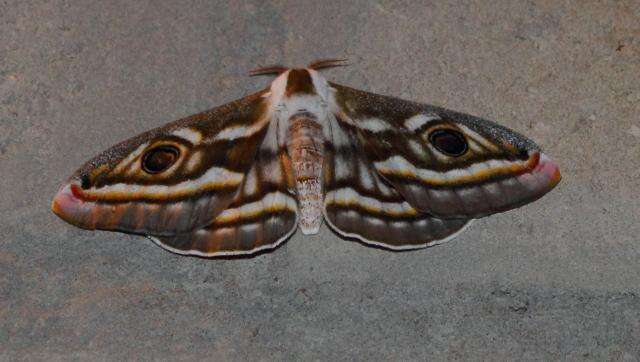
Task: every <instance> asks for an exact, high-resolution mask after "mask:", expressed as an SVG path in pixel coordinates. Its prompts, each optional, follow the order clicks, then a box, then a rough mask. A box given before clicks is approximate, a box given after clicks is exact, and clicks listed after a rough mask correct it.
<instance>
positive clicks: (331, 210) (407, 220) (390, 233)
mask: <svg viewBox="0 0 640 362" xmlns="http://www.w3.org/2000/svg"><path fill="white" fill-rule="evenodd" d="M330 118H331V119H330V122H331V127H330V129H331V139H330V140H329V142H327V144H326V146H325V152H327V157H326V163H325V179H324V189H325V200H324V216H325V220H326V221H327V223H328V224H329V226H330V227H331V228H332V229H334V230H335V231H336V232H337V233H338V234H340V235H342V236H345V237H352V238H356V239H358V240H360V241H362V242H363V243H365V244H369V245H374V246H379V247H382V248H386V249H391V250H411V249H419V248H424V247H427V246H432V245H437V244H441V243H443V242H446V241H447V240H450V239H451V238H453V237H454V236H455V235H457V233H459V232H461V231H462V230H463V229H464V228H465V227H466V226H467V225H468V224H469V222H470V220H464V219H452V220H445V219H440V218H436V217H433V216H431V215H429V214H425V213H422V212H420V211H418V210H416V209H415V208H414V207H412V206H411V205H410V204H409V203H408V202H407V201H405V199H404V198H403V197H402V195H400V194H399V193H398V192H397V191H396V190H395V189H394V188H393V187H392V186H390V185H388V184H387V183H386V182H385V181H383V179H382V178H381V177H380V176H379V175H378V174H377V173H376V172H375V170H374V169H373V166H372V164H371V162H370V161H369V160H368V158H367V156H366V154H364V153H363V152H362V150H361V149H360V147H359V146H358V145H357V144H356V140H357V135H356V131H355V129H353V128H351V127H349V126H347V125H344V124H340V123H339V122H337V121H336V119H334V118H332V117H330Z"/></svg>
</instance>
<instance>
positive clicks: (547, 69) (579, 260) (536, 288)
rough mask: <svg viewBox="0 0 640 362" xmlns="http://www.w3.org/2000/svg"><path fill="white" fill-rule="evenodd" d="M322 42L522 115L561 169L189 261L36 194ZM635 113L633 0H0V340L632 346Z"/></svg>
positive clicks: (570, 349)
mask: <svg viewBox="0 0 640 362" xmlns="http://www.w3.org/2000/svg"><path fill="white" fill-rule="evenodd" d="M178 3H179V4H178ZM334 56H345V57H348V58H349V59H350V60H351V63H352V66H350V67H347V68H340V69H335V70H331V71H329V72H327V77H328V78H329V79H332V80H335V81H337V82H340V83H342V84H347V85H351V86H354V87H358V88H362V89H367V90H370V91H374V92H378V93H383V94H389V95H396V96H401V97H404V98H408V99H412V100H418V101H422V102H428V103H434V104H438V105H442V106H446V107H448V108H452V109H456V110H459V111H464V112H467V113H472V114H476V115H479V116H483V117H486V118H490V119H495V120H498V121H500V122H501V123H503V124H505V125H507V126H509V127H511V128H514V129H516V130H518V131H521V132H522V133H524V134H526V135H528V136H529V137H531V138H533V139H534V140H536V141H537V142H538V143H539V144H540V145H541V146H543V148H544V149H545V150H546V152H547V153H548V154H549V155H551V156H552V157H553V158H554V159H555V160H556V161H557V162H558V163H559V164H560V166H561V170H562V173H563V177H564V178H563V181H562V183H561V184H560V185H559V186H558V188H557V189H555V190H554V191H553V192H552V193H551V194H549V195H548V196H546V197H544V198H543V199H541V200H540V201H538V202H536V203H534V204H531V205H529V206H527V207H524V208H521V209H518V210H515V211H511V212H508V213H505V214H500V215H495V216H493V217H490V218H486V219H482V220H479V221H477V222H476V223H475V224H474V225H473V226H472V227H471V228H470V229H469V230H468V231H467V232H466V233H464V234H462V235H461V236H460V237H459V238H457V240H456V241H454V242H451V243H448V244H445V245H443V246H439V247H435V248H431V249H428V250H422V251H417V252H410V253H393V252H388V251H383V250H378V249H371V248H367V247H364V246H362V245H360V244H358V243H356V242H353V241H345V240H342V239H340V238H339V237H337V236H336V235H335V234H333V233H332V232H330V231H329V230H328V229H327V228H326V227H323V229H322V232H321V234H320V235H317V236H313V237H302V235H300V234H296V235H295V236H294V237H292V238H291V239H290V240H289V241H288V242H287V243H286V244H285V245H284V246H283V247H281V248H280V249H278V250H276V251H275V252H273V253H268V254H264V255H262V256H259V257H257V258H253V259H240V260H205V259H198V258H189V257H180V256H177V255H173V254H171V253H169V252H166V251H164V250H162V249H160V248H158V247H156V246H154V245H153V244H152V243H151V242H150V241H148V240H145V239H143V238H141V237H135V236H128V235H123V234H116V233H107V232H88V231H82V230H79V229H76V228H73V227H71V226H70V225H67V224H65V223H63V222H62V221H61V220H59V219H58V218H56V217H55V216H54V215H53V214H52V213H51V212H50V210H49V203H50V201H51V198H52V196H53V194H54V193H55V191H56V190H57V188H58V187H59V185H60V184H61V182H62V181H63V180H64V179H65V178H66V177H67V176H68V175H69V174H70V173H71V172H72V171H73V170H75V168H77V167H78V166H79V165H80V164H81V163H83V161H85V160H86V159H87V158H89V157H90V156H92V155H94V154H96V153H98V152H99V151H101V150H103V149H105V148H107V147H108V146H110V145H112V144H114V143H116V142H117V141H120V140H122V139H124V138H128V137H129V136H132V135H134V134H137V133H139V132H141V131H144V130H146V129H149V128H152V127H155V126H158V125H161V124H163V123H165V122H167V121H170V120H173V119H177V118H180V117H183V116H186V115H189V114H193V113H196V112H198V111H201V110H204V109H207V108H211V107H213V106H216V105H219V104H222V103H224V102H227V101H231V100H233V99H236V98H239V97H241V96H243V95H244V94H246V93H248V92H250V91H253V90H257V89H259V88H261V87H263V86H264V85H265V84H266V83H267V82H268V80H267V79H265V78H248V77H246V76H245V75H246V72H247V71H248V70H250V69H252V68H255V67H256V66H260V65H268V64H272V63H284V64H288V65H301V64H306V63H307V62H309V61H310V60H313V59H316V58H323V57H334ZM639 115H640V3H638V1H637V0H630V1H579V0H575V1H555V0H547V1H543V0H541V1H508V0H504V1H497V2H489V1H459V2H453V1H449V2H444V1H429V2H426V1H415V2H411V1H369V0H361V1H350V2H344V3H343V1H330V2H329V1H308V2H307V1H304V2H301V1H293V0H292V1H271V2H268V3H263V2H261V1H246V2H240V1H236V2H229V3H228V2H227V1H211V0H206V1H205V0H202V1H181V2H177V1H175V2H173V1H171V2H170V1H162V2H160V1H153V0H136V1H128V0H118V1H98V0H91V1H78V0H76V1H62V0H52V1H17V0H15V1H14V0H1V1H0V190H1V191H0V359H4V360H7V359H13V358H18V357H20V358H25V359H29V360H32V359H51V358H54V359H67V358H68V357H74V358H77V359H96V358H99V359H121V358H140V357H143V358H144V359H156V358H166V357H169V356H172V357H174V358H179V359H197V358H211V359H216V360H227V359H228V360H244V359H248V360H271V359H278V360H287V359H297V360H303V359H304V360H306V359H320V360H334V359H337V360H351V359H354V360H370V359H374V360H379V359H382V360H384V359H411V360H422V359H435V360H442V359H483V358H485V359H558V358H562V357H568V358H569V359H587V360H590V359H594V360H601V359H609V360H633V359H638V358H640V343H639V341H640V266H639V264H638V260H640V240H639V238H640V237H639V236H638V235H640V222H639V221H640V220H639V218H640V216H639V215H640V197H639V192H638V190H639V189H640V171H639V170H640V116H639Z"/></svg>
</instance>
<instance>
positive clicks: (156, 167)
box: [142, 145, 180, 175]
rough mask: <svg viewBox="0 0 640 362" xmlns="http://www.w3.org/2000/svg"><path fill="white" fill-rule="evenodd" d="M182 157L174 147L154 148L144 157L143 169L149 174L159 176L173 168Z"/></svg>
mask: <svg viewBox="0 0 640 362" xmlns="http://www.w3.org/2000/svg"><path fill="white" fill-rule="evenodd" d="M179 156H180V150H178V148H176V147H174V146H169V145H163V146H158V147H155V148H152V149H151V150H149V151H147V153H145V155H144V156H143V157H142V169H143V170H144V171H145V172H146V173H148V174H152V175H153V174H157V173H161V172H163V171H165V170H167V169H168V168H169V167H171V166H172V165H173V164H174V163H176V161H177V160H178V157H179Z"/></svg>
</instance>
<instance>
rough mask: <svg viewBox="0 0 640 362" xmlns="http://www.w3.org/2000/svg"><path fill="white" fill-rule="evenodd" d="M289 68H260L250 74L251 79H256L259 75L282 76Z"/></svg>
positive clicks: (280, 66)
mask: <svg viewBox="0 0 640 362" xmlns="http://www.w3.org/2000/svg"><path fill="white" fill-rule="evenodd" d="M288 69H289V68H287V67H283V66H282V65H272V66H270V67H264V68H258V69H254V70H252V71H250V72H249V76H250V77H255V76H257V75H280V74H282V73H284V72H286V71H287V70H288Z"/></svg>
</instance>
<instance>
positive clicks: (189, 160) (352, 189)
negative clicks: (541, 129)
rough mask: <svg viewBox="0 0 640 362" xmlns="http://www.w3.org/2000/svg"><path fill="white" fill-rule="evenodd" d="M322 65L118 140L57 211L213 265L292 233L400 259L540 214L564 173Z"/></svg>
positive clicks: (471, 125)
mask: <svg viewBox="0 0 640 362" xmlns="http://www.w3.org/2000/svg"><path fill="white" fill-rule="evenodd" d="M337 65H342V63H341V61H339V60H324V61H318V62H314V63H312V64H310V65H309V66H307V67H306V68H285V67H269V68H262V69H259V70H257V71H255V72H254V74H270V73H274V74H275V75H276V77H275V79H274V80H273V81H272V82H271V84H270V85H269V87H267V88H266V89H264V90H261V91H259V92H257V93H254V94H251V95H249V96H246V97H244V98H242V99H239V100H237V101H234V102H231V103H228V104H225V105H222V106H220V107H217V108H214V109H211V110H208V111H205V112H202V113H199V114H195V115H193V116H190V117H187V118H184V119H181V120H178V121H174V122H171V123H169V124H167V125H165V126H163V127H159V128H156V129H153V130H150V131H148V132H145V133H142V134H140V135H138V136H136V137H133V138H131V139H129V140H126V141H124V142H121V143H119V144H117V145H115V146H113V147H112V148H110V149H108V150H106V151H104V152H103V153H101V154H99V155H98V156H96V157H94V158H93V159H91V160H89V161H88V162H87V163H86V164H85V165H84V166H82V167H81V168H80V169H78V170H77V171H76V172H75V173H74V174H73V175H72V176H71V178H70V179H69V180H68V181H66V182H65V184H64V185H63V186H62V188H61V189H60V191H59V192H58V193H57V194H56V196H55V198H54V199H53V203H52V210H53V212H54V213H56V214H57V215H58V216H59V217H61V218H62V219H63V220H65V221H67V222H69V223H70V224H73V225H75V226H78V227H81V228H84V229H90V230H93V229H101V230H112V231H121V232H126V233H133V234H141V235H146V236H148V237H149V238H151V239H152V240H153V241H154V242H155V243H157V244H158V245H160V246H161V247H163V248H165V249H167V250H170V251H172V252H175V253H178V254H184V255H198V256H205V257H213V256H223V255H247V254H252V253H255V252H258V251H261V250H268V249H273V248H276V247H277V246H278V245H280V244H281V243H282V242H283V241H285V240H286V239H287V238H288V237H289V236H291V235H292V234H293V232H294V231H295V230H296V227H297V226H300V229H301V231H302V233H303V234H315V233H317V232H318V231H319V229H320V226H321V224H322V222H323V221H326V222H327V224H328V225H329V227H330V228H331V229H333V230H334V231H335V232H337V233H338V234H339V235H341V236H344V237H349V238H355V239H357V240H359V241H361V242H363V243H365V244H369V245H375V246H379V247H382V248H386V249H391V250H407V249H418V248H424V247H427V246H431V245H436V244H440V243H443V242H444V241H447V240H449V239H451V238H452V237H453V236H455V235H457V234H458V233H459V232H460V231H462V230H463V229H464V228H465V227H466V226H467V225H468V224H469V223H470V221H471V220H472V219H476V218H480V217H484V216H487V215H491V214H494V213H497V212H503V211H506V210H510V209H513V208H516V207H519V206H522V205H524V204H527V203H529V202H532V201H534V200H536V199H538V198H540V197H542V196H543V195H544V194H546V193H547V192H549V191H550V190H551V189H553V188H554V187H555V186H556V185H557V184H558V182H559V181H560V172H559V170H558V167H557V165H556V164H555V163H554V162H553V161H551V160H550V159H549V157H547V156H546V155H545V154H544V153H542V151H541V150H540V148H539V147H538V146H537V145H536V144H535V143H534V142H533V141H531V140H529V139H527V138H525V137H524V136H522V135H520V134H518V133H517V132H514V131H512V130H510V129H507V128H505V127H503V126H500V125H498V124H496V123H494V122H491V121H488V120H484V119H481V118H478V117H474V116H471V115H467V114H463V113H459V112H455V111H451V110H448V109H445V108H441V107H436V106H432V105H428V104H420V103H414V102H410V101H406V100H402V99H398V98H392V97H387V96H382V95H378V94H373V93H369V92H364V91H361V90H357V89H353V88H350V87H346V86H342V85H339V84H335V83H332V82H328V81H327V80H326V79H325V78H324V77H323V76H322V75H321V74H320V72H319V70H320V69H322V68H327V67H332V66H337Z"/></svg>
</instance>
